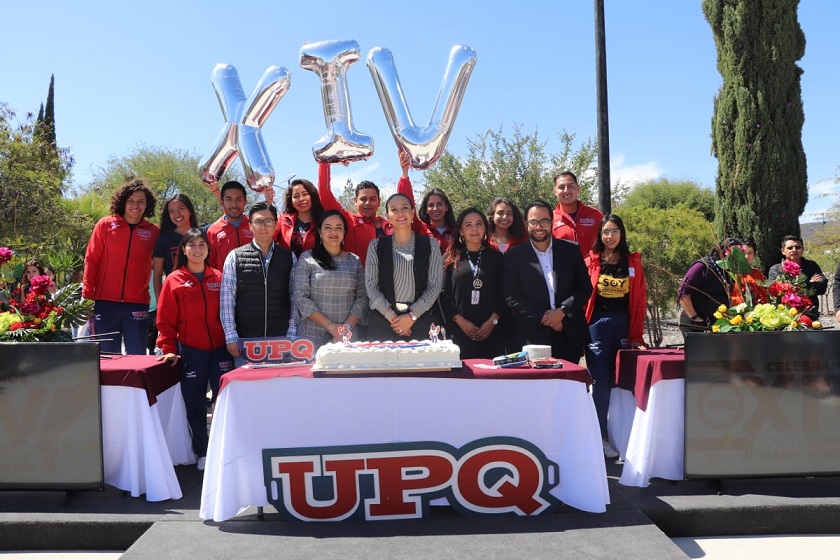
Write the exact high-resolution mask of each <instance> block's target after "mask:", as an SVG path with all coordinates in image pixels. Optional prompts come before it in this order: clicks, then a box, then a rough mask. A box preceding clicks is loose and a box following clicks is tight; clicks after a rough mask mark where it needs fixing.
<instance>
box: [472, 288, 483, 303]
mask: <svg viewBox="0 0 840 560" xmlns="http://www.w3.org/2000/svg"><path fill="white" fill-rule="evenodd" d="M480 295H481V292H479V291H478V290H473V291H472V297H471V298H470V303H472V304H473V305H478V298H479V296H480Z"/></svg>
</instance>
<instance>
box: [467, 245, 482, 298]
mask: <svg viewBox="0 0 840 560" xmlns="http://www.w3.org/2000/svg"><path fill="white" fill-rule="evenodd" d="M483 252H484V249H483V248H482V249H479V250H478V258H477V259H476V262H475V264H473V262H472V259H471V258H470V254H469V252H467V262H468V263H469V265H470V268H471V269H472V273H473V281H472V285H473V288H475V289H476V290H480V289H481V286H483V285H484V282H482V281H481V278H479V277H478V275H479V273H481V254H482V253H483Z"/></svg>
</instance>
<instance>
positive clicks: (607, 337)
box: [586, 311, 630, 439]
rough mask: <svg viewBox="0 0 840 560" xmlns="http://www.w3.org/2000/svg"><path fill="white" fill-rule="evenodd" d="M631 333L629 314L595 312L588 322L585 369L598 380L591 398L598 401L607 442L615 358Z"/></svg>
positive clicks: (602, 434)
mask: <svg viewBox="0 0 840 560" xmlns="http://www.w3.org/2000/svg"><path fill="white" fill-rule="evenodd" d="M629 332H630V321H629V318H628V316H627V313H626V312H612V313H607V312H598V311H596V312H595V313H593V314H592V319H591V320H590V321H589V335H590V336H591V337H592V342H591V343H590V344H589V346H587V347H586V368H587V369H588V370H589V373H590V375H592V379H593V380H594V381H595V384H594V385H593V386H592V399H593V400H594V401H595V411H596V412H597V413H598V424H599V425H600V426H601V438H602V439H607V412H608V411H609V409H610V391H612V386H613V381H614V379H615V358H616V355H617V354H618V351H619V350H620V349H622V348H628V344H627V336H628V334H629Z"/></svg>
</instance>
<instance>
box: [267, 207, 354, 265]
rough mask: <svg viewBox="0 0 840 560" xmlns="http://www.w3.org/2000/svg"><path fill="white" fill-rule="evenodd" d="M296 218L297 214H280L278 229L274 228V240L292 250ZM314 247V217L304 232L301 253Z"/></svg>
mask: <svg viewBox="0 0 840 560" xmlns="http://www.w3.org/2000/svg"><path fill="white" fill-rule="evenodd" d="M345 219H346V218H345ZM295 220H297V214H280V215H279V216H278V217H277V229H275V230H274V242H275V243H277V244H278V245H280V246H281V247H283V248H284V249H288V250H289V251H291V250H292V233H294V231H295ZM313 247H315V220H314V219H313V220H312V221H311V222H310V223H309V229H308V230H307V231H306V233H305V234H304V237H303V249H302V250H301V254H302V253H303V251H309V250H310V249H312V248H313ZM345 248H346V247H345ZM348 250H349V249H348ZM297 256H300V255H297Z"/></svg>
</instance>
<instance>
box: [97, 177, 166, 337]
mask: <svg viewBox="0 0 840 560" xmlns="http://www.w3.org/2000/svg"><path fill="white" fill-rule="evenodd" d="M155 202H156V201H155V196H154V195H153V194H152V191H151V190H149V187H147V186H146V185H145V184H144V183H143V181H142V180H140V179H132V180H130V181H128V182H127V183H126V184H124V185H123V186H121V187H120V188H119V189H117V192H115V193H114V195H113V196H112V197H111V215H110V216H106V217H105V218H102V219H101V220H99V221H98V222H97V223H96V225H95V226H94V227H93V233H91V236H90V241H88V246H87V250H86V251H85V272H84V278H83V279H82V297H83V298H85V299H92V300H94V302H95V303H94V308H93V317H94V318H93V332H94V334H101V335H103V336H104V335H108V338H109V340H103V341H101V342H100V344H99V348H100V350H101V351H103V352H111V353H117V354H118V353H120V352H121V351H122V344H123V341H125V351H126V353H127V354H145V353H146V336H147V335H146V333H147V331H148V316H149V301H150V300H151V298H150V296H149V278H150V277H151V275H152V251H153V249H154V247H155V243H156V242H157V238H158V235H160V229H159V228H158V227H157V226H156V225H154V224H152V223H150V222H149V221H148V220H146V218H151V217H152V216H154V215H155Z"/></svg>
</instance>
